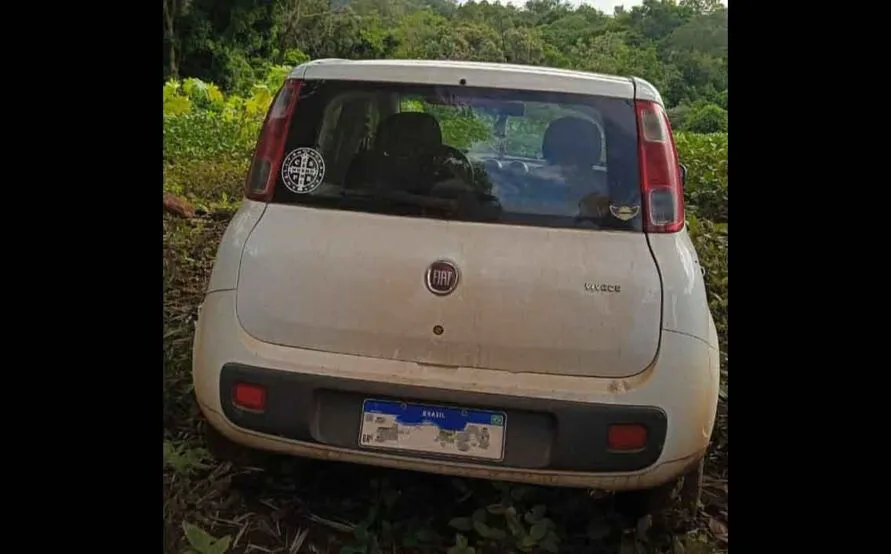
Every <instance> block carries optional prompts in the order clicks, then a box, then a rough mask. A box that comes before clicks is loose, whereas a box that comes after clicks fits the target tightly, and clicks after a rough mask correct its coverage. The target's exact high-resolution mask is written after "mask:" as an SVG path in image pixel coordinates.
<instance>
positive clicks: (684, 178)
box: [678, 164, 687, 185]
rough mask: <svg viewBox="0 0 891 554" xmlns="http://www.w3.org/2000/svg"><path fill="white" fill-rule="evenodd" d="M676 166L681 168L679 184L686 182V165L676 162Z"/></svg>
mask: <svg viewBox="0 0 891 554" xmlns="http://www.w3.org/2000/svg"><path fill="white" fill-rule="evenodd" d="M678 167H680V168H681V184H682V185H686V184H687V166H685V165H684V164H678Z"/></svg>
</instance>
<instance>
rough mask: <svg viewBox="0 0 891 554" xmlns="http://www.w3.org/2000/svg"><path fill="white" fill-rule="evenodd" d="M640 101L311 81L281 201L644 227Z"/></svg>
mask: <svg viewBox="0 0 891 554" xmlns="http://www.w3.org/2000/svg"><path fill="white" fill-rule="evenodd" d="M638 172H639V170H638V165H637V127H636V122H635V115H634V105H633V102H632V101H631V100H627V99H619V98H609V97H599V96H590V95H575V94H561V93H553V92H531V91H517V90H504V89H483V88H470V87H448V86H429V85H406V84H388V83H371V82H345V81H307V82H304V83H303V84H302V86H301V89H300V98H299V101H298V102H297V105H296V107H295V110H294V115H293V118H292V123H291V128H290V131H289V134H288V138H287V141H286V146H285V152H284V157H283V161H282V167H281V171H280V172H279V177H278V183H277V185H276V188H275V193H274V195H273V199H272V201H273V202H276V203H285V204H299V205H304V206H312V207H316V208H323V209H334V210H354V211H362V212H369V213H379V214H386V215H394V216H407V217H429V218H438V219H449V220H458V221H471V222H485V223H495V224H497V223H501V224H514V225H537V226H544V227H566V228H592V229H611V230H629V231H641V215H640V212H641V210H640V201H641V194H640V187H639V175H638Z"/></svg>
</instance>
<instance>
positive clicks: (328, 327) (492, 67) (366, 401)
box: [193, 60, 719, 505]
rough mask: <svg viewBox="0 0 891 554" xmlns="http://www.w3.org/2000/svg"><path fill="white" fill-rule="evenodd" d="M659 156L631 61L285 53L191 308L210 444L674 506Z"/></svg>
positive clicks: (671, 282)
mask: <svg viewBox="0 0 891 554" xmlns="http://www.w3.org/2000/svg"><path fill="white" fill-rule="evenodd" d="M685 173H686V171H685V169H684V168H683V166H682V165H680V163H679V161H678V158H677V152H676V149H675V145H674V139H673V137H672V133H671V129H670V125H669V121H668V118H667V116H666V113H665V110H664V107H663V102H662V98H661V96H660V94H659V92H658V91H657V90H656V89H655V88H654V87H653V86H652V85H651V84H650V83H648V82H646V81H644V80H642V79H639V78H635V77H617V76H607V75H597V74H591V73H583V72H578V71H566V70H558V69H548V68H543V67H526V66H516V65H504V64H488V63H466V62H445V61H394V60H379V61H378V60H375V61H347V60H317V61H313V62H309V63H306V64H303V65H300V66H298V67H297V68H295V69H294V70H293V71H292V72H291V73H290V75H289V76H288V78H287V80H286V81H285V83H284V85H283V87H282V88H281V90H280V91H279V92H278V94H277V96H276V97H275V99H274V101H273V103H272V106H271V108H270V110H269V113H268V115H267V116H266V120H265V122H264V124H263V127H262V131H261V134H260V137H259V141H258V144H257V147H256V151H255V154H254V157H253V161H252V164H251V167H250V171H249V174H248V176H247V179H246V185H245V198H244V201H243V202H242V204H241V207H240V209H239V210H238V212H237V214H236V215H235V217H234V219H233V220H232V221H231V223H230V224H229V227H228V230H227V231H226V233H225V236H224V237H223V239H222V242H221V244H220V246H219V250H218V253H217V258H216V261H215V265H214V268H213V272H212V275H211V277H210V282H209V286H208V288H207V294H206V298H205V299H204V302H203V304H202V307H201V309H200V312H199V317H198V322H197V329H196V334H195V341H194V356H193V378H194V385H195V393H196V396H197V399H198V403H199V405H200V407H201V410H202V411H203V413H204V415H205V416H206V418H207V421H208V422H209V424H210V425H209V429H208V432H209V434H211V436H212V437H213V436H215V437H216V440H215V441H214V442H211V443H210V444H211V446H213V445H214V444H222V443H225V444H228V445H230V446H233V445H234V446H238V447H242V448H243V447H248V449H247V451H248V452H250V451H252V450H253V451H256V450H261V451H268V452H278V453H284V454H289V455H293V456H299V457H309V458H321V459H327V460H339V461H345V462H354V463H361V464H372V465H377V466H387V467H393V468H401V469H406V470H416V471H426V472H433V473H439V474H448V475H457V476H465V477H472V478H486V479H497V480H505V481H514V482H524V483H532V484H539V485H551V486H567V487H587V488H594V489H601V490H607V491H616V492H621V491H626V492H627V494H626V497H627V496H628V495H631V496H634V494H637V495H638V496H637V497H638V498H639V499H647V501H648V502H649V501H651V500H653V499H654V498H665V497H666V496H665V492H666V491H668V490H669V489H673V488H674V487H675V485H678V484H679V483H682V482H683V483H685V486H683V487H679V489H680V490H683V491H686V498H687V499H688V500H690V499H692V502H693V504H694V505H695V502H696V501H697V500H698V496H699V490H700V488H701V479H702V460H703V459H704V455H705V452H706V449H707V446H708V444H709V438H710V436H711V433H712V428H713V425H714V421H715V412H716V408H717V401H718V386H719V355H718V339H717V334H716V331H715V325H714V323H713V320H712V316H711V314H710V312H709V308H708V304H707V302H706V293H705V288H704V283H703V274H702V272H701V270H700V267H699V261H698V259H697V255H696V252H695V250H694V247H693V245H692V243H691V241H690V238H689V236H688V234H687V231H686V226H685V220H684V202H683V181H684V178H685ZM220 440H222V443H221V442H220ZM213 448H214V450H216V451H217V452H221V451H223V450H221V449H220V448H219V447H218V446H215V447H213ZM674 490H675V491H676V490H678V489H674Z"/></svg>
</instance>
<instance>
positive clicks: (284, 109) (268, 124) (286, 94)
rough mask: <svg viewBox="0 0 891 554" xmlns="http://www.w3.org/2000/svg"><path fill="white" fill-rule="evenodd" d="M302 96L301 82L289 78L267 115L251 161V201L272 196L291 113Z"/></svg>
mask: <svg viewBox="0 0 891 554" xmlns="http://www.w3.org/2000/svg"><path fill="white" fill-rule="evenodd" d="M299 95H300V81H296V80H294V79H289V80H287V81H285V84H284V86H282V88H281V90H280V91H279V92H278V94H277V95H276V97H275V100H274V101H273V102H272V106H271V107H270V108H269V112H268V113H267V114H266V119H265V120H264V121H263V128H262V129H261V130H260V139H259V140H258V141H257V149H256V150H255V151H254V159H253V161H252V162H251V170H250V171H249V172H248V176H247V180H246V182H245V192H244V194H245V197H247V198H249V199H251V200H260V201H263V202H268V201H269V200H270V199H271V198H272V193H273V191H274V189H275V182H276V180H277V177H278V170H279V167H280V166H281V163H282V157H283V156H284V152H285V140H286V139H287V138H288V128H289V127H290V126H291V116H292V115H293V114H294V106H296V105H297V97H298V96H299Z"/></svg>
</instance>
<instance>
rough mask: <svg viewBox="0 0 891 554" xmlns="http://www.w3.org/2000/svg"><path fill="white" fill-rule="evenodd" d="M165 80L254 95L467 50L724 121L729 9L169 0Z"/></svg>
mask: <svg viewBox="0 0 891 554" xmlns="http://www.w3.org/2000/svg"><path fill="white" fill-rule="evenodd" d="M164 15H165V17H164V36H165V43H166V48H165V51H164V52H165V55H164V78H165V80H167V79H170V78H174V79H176V78H179V77H180V76H191V77H197V78H200V79H202V80H204V81H206V82H214V83H218V84H219V85H220V86H221V87H222V88H223V89H224V90H227V91H231V92H235V93H238V94H239V95H242V96H250V94H251V87H252V86H253V85H254V83H255V82H256V81H257V80H258V79H259V78H261V77H262V76H265V75H266V73H267V72H268V70H269V68H270V67H271V66H273V65H286V66H293V65H295V64H297V63H300V62H302V61H304V60H306V59H308V58H309V57H311V58H334V57H337V58H349V59H368V58H426V59H462V60H480V61H494V62H511V63H520V64H532V65H549V66H554V67H564V68H573V69H583V70H590V71H599V72H605V73H616V74H625V75H631V74H633V75H636V76H639V77H642V78H645V79H647V80H649V81H651V82H653V83H654V84H655V85H656V86H657V87H659V89H660V90H661V91H662V93H663V95H664V97H665V101H666V105H667V106H670V107H671V108H672V110H671V115H672V121H673V124H674V125H675V128H677V129H679V130H689V131H693V132H700V133H708V132H722V131H726V130H727V15H728V9H727V8H726V7H724V6H723V5H722V4H720V3H719V2H718V0H680V1H679V2H678V1H675V0H644V2H643V4H642V5H640V6H635V7H633V8H631V9H628V10H625V9H622V8H617V9H616V11H615V13H614V14H604V13H602V12H600V11H598V10H597V9H594V8H592V7H590V6H587V5H581V6H578V7H573V6H571V5H570V4H568V3H561V2H559V1H558V0H531V1H529V2H527V3H526V4H525V6H521V7H517V6H515V5H509V4H502V3H490V2H487V1H485V0H484V1H482V2H476V1H473V0H471V1H466V2H462V3H461V4H458V3H457V1H456V0H333V1H332V0H164Z"/></svg>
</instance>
